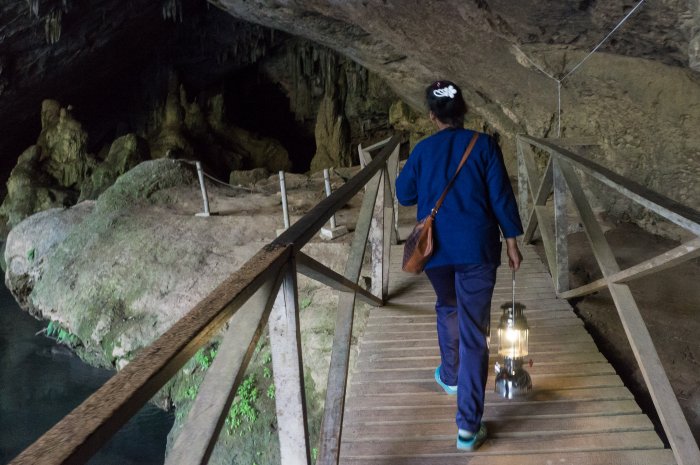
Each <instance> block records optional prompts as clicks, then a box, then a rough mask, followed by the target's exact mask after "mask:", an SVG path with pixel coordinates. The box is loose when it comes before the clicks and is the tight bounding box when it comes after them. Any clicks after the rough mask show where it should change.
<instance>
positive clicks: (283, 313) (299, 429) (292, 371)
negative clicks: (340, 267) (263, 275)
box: [269, 259, 311, 465]
mask: <svg viewBox="0 0 700 465" xmlns="http://www.w3.org/2000/svg"><path fill="white" fill-rule="evenodd" d="M269 324H270V346H271V349H272V371H273V375H274V380H275V406H276V412H277V425H278V434H279V441H280V457H282V458H283V463H284V464H285V465H287V464H289V465H309V464H310V463H311V455H310V454H309V434H308V426H307V419H306V399H305V395H304V368H303V364H302V356H301V332H300V328H299V303H298V295H297V279H296V265H295V263H294V260H293V259H292V260H290V263H289V266H288V267H287V270H286V271H285V276H284V280H283V281H282V287H281V288H280V291H279V293H278V294H277V300H276V301H275V305H274V306H273V308H272V314H271V315H270V323H269Z"/></svg>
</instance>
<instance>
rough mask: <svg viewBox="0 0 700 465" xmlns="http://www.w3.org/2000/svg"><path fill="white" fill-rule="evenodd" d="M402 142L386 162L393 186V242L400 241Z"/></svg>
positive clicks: (391, 186)
mask: <svg viewBox="0 0 700 465" xmlns="http://www.w3.org/2000/svg"><path fill="white" fill-rule="evenodd" d="M400 150H401V144H397V145H396V147H395V148H394V151H393V152H391V156H390V157H389V159H388V160H387V162H386V168H387V176H388V178H389V187H390V188H391V204H392V207H393V208H392V224H393V227H392V228H391V244H392V245H396V244H398V243H399V240H400V238H399V200H398V199H397V198H396V176H397V174H398V172H399V151H400Z"/></svg>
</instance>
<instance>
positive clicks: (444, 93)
mask: <svg viewBox="0 0 700 465" xmlns="http://www.w3.org/2000/svg"><path fill="white" fill-rule="evenodd" d="M456 94H457V89H455V88H454V87H453V86H452V85H450V86H449V87H445V88H443V89H435V90H434V91H433V95H434V96H436V97H440V98H441V97H449V98H455V95H456Z"/></svg>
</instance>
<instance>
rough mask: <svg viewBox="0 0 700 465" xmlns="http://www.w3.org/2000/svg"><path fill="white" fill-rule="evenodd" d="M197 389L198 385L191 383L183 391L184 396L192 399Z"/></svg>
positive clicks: (195, 395)
mask: <svg viewBox="0 0 700 465" xmlns="http://www.w3.org/2000/svg"><path fill="white" fill-rule="evenodd" d="M198 391H199V386H198V385H192V386H190V387H188V388H187V390H186V391H185V397H186V398H188V399H194V398H195V397H197V392H198Z"/></svg>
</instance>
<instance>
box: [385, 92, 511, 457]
mask: <svg viewBox="0 0 700 465" xmlns="http://www.w3.org/2000/svg"><path fill="white" fill-rule="evenodd" d="M426 100H427V103H428V108H429V110H430V119H431V120H432V121H433V123H435V125H436V126H437V128H438V131H437V132H436V133H435V134H433V135H432V136H430V137H428V138H426V139H424V140H422V141H421V142H419V143H418V144H417V145H416V146H415V148H414V149H413V151H412V152H411V155H410V156H409V158H408V161H407V162H406V165H405V166H404V168H403V170H402V171H401V174H400V175H399V177H398V178H397V180H396V195H397V197H398V200H399V202H400V203H401V204H402V205H406V206H408V205H416V204H417V205H418V219H421V218H425V217H426V216H427V215H428V214H430V212H431V210H432V208H433V207H434V206H435V203H436V201H437V200H438V198H439V197H440V195H441V194H442V192H443V190H444V189H445V187H446V186H447V184H448V182H449V180H450V179H451V178H452V176H453V175H454V174H455V172H456V171H457V167H458V165H459V163H460V161H461V159H462V157H463V155H464V153H465V151H466V149H467V146H468V145H469V144H470V142H471V140H472V138H473V137H476V140H475V142H474V144H473V148H472V150H471V152H470V153H469V156H468V158H467V161H466V163H465V164H464V166H463V167H462V169H461V170H460V172H459V174H458V175H457V178H456V179H455V182H454V184H453V185H452V187H451V188H450V190H449V191H448V193H447V195H446V197H445V200H444V202H443V204H442V207H441V208H440V210H439V212H438V213H437V214H436V216H435V220H434V221H435V223H434V229H435V233H434V234H435V251H434V254H433V256H432V257H431V259H430V260H429V261H428V263H427V264H426V266H425V273H426V274H427V275H428V279H430V282H431V284H432V285H433V288H434V289H435V293H436V294H437V302H436V304H435V311H436V312H437V333H438V343H439V345H440V358H441V364H440V365H439V366H438V367H437V368H436V369H435V381H436V382H437V383H438V384H439V385H440V387H441V388H442V389H443V390H444V391H445V392H446V393H447V394H449V395H454V394H457V428H458V434H457V448H458V449H463V450H470V451H471V450H475V449H476V448H478V447H479V446H480V445H481V444H482V443H483V442H484V440H485V439H486V436H487V431H486V426H485V425H484V423H483V422H482V421H481V418H482V415H483V412H484V395H485V388H486V378H487V374H488V358H489V352H488V345H487V337H488V334H489V323H490V320H491V297H492V295H493V288H494V285H495V283H496V269H497V267H498V266H499V265H500V263H501V240H500V235H501V233H502V235H503V237H504V238H505V242H506V247H507V254H508V262H509V265H510V267H511V268H512V269H513V270H515V271H517V270H518V268H519V267H520V261H521V260H522V255H521V254H520V251H519V250H518V245H517V242H516V236H519V235H521V234H522V233H523V229H522V224H521V222H520V216H519V215H518V208H517V205H516V202H515V196H514V195H513V189H512V188H511V185H510V180H509V179H508V173H507V172H506V169H505V165H504V163H503V155H502V154H501V150H500V148H499V147H498V144H497V143H496V142H495V141H494V140H493V138H491V137H490V136H488V135H486V134H480V133H475V132H474V131H471V130H468V129H464V128H463V126H464V115H465V113H466V110H467V107H466V104H465V102H464V98H463V97H462V92H461V90H460V89H459V87H458V86H457V85H456V84H454V83H453V82H450V81H437V82H434V83H433V84H431V85H430V86H428V88H427V89H426Z"/></svg>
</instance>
